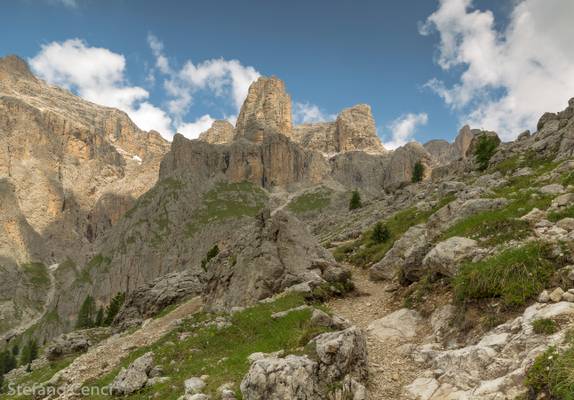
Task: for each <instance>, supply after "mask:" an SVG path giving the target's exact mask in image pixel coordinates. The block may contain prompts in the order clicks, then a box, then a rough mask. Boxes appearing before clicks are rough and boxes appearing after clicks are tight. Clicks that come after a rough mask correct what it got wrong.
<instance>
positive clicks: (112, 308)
mask: <svg viewBox="0 0 574 400" xmlns="http://www.w3.org/2000/svg"><path fill="white" fill-rule="evenodd" d="M125 300H126V294H125V293H118V294H116V295H115V296H114V298H113V299H112V301H111V302H110V305H109V306H108V307H107V308H106V318H104V325H106V326H110V325H111V324H112V322H114V318H116V315H118V312H120V309H121V308H122V306H123V305H124V302H125Z"/></svg>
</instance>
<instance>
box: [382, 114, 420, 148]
mask: <svg viewBox="0 0 574 400" xmlns="http://www.w3.org/2000/svg"><path fill="white" fill-rule="evenodd" d="M427 122H428V115H427V114H426V113H420V114H412V113H410V114H406V115H402V116H400V117H399V118H397V119H395V120H394V121H393V122H391V124H390V125H389V129H390V131H391V135H392V137H391V140H389V141H388V142H383V145H384V146H385V148H387V149H389V150H394V149H396V148H397V147H400V146H404V145H405V144H407V143H408V142H409V141H411V139H412V138H413V136H414V134H415V132H416V129H417V127H418V126H419V125H426V124H427Z"/></svg>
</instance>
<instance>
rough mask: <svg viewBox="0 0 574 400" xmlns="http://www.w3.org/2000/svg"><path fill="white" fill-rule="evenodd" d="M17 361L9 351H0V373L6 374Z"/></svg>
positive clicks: (14, 366)
mask: <svg viewBox="0 0 574 400" xmlns="http://www.w3.org/2000/svg"><path fill="white" fill-rule="evenodd" d="M16 366H17V362H16V359H15V358H14V355H13V354H12V352H11V351H9V350H5V351H3V352H2V353H0V374H7V373H8V372H10V371H12V370H13V369H14V368H16Z"/></svg>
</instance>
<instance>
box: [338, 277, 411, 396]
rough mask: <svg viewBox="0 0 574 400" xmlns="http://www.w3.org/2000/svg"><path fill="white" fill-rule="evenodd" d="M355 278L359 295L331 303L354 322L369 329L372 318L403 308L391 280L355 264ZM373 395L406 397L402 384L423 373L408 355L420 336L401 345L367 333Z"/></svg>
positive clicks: (406, 383) (371, 393) (339, 313)
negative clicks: (372, 275) (375, 278)
mask: <svg viewBox="0 0 574 400" xmlns="http://www.w3.org/2000/svg"><path fill="white" fill-rule="evenodd" d="M353 281H354V282H355V286H356V288H357V290H358V291H359V293H361V295H360V296H355V297H345V298H341V299H333V300H331V301H330V302H329V307H330V309H331V310H333V312H334V313H335V314H337V315H340V316H342V317H344V318H346V319H348V320H349V321H351V322H352V323H353V324H354V325H356V326H358V327H360V328H362V329H364V330H365V331H367V327H368V326H369V324H370V323H372V322H373V321H375V320H377V319H380V318H383V317H384V316H386V315H388V314H390V313H392V312H394V311H396V310H397V309H400V308H401V303H400V302H397V301H395V300H394V299H393V297H394V296H393V292H394V291H395V290H396V289H397V287H396V286H394V284H392V283H388V282H382V283H376V282H372V281H370V280H369V279H368V273H367V271H364V270H360V269H358V268H353ZM367 340H368V350H369V369H370V384H369V391H370V399H371V400H397V399H404V398H405V397H404V396H402V388H403V387H404V386H405V385H408V384H410V383H411V382H412V381H413V380H414V379H416V378H417V375H418V374H419V373H420V371H421V370H420V366H418V365H417V364H415V363H414V362H413V361H412V360H411V358H410V357H409V355H408V353H409V351H406V349H407V348H408V347H409V345H413V344H416V343H419V342H420V340H421V337H420V336H419V337H416V338H414V339H413V340H412V341H410V342H405V343H403V344H401V345H397V344H396V343H386V342H383V341H381V340H380V339H378V338H376V337H374V336H372V335H370V334H368V336H367Z"/></svg>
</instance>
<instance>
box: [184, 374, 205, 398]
mask: <svg viewBox="0 0 574 400" xmlns="http://www.w3.org/2000/svg"><path fill="white" fill-rule="evenodd" d="M183 385H184V387H185V394H189V395H192V394H197V393H201V391H202V390H203V388H205V385H206V383H205V381H204V380H203V379H201V378H198V377H193V378H189V379H186V381H185V382H184V383H183Z"/></svg>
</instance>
